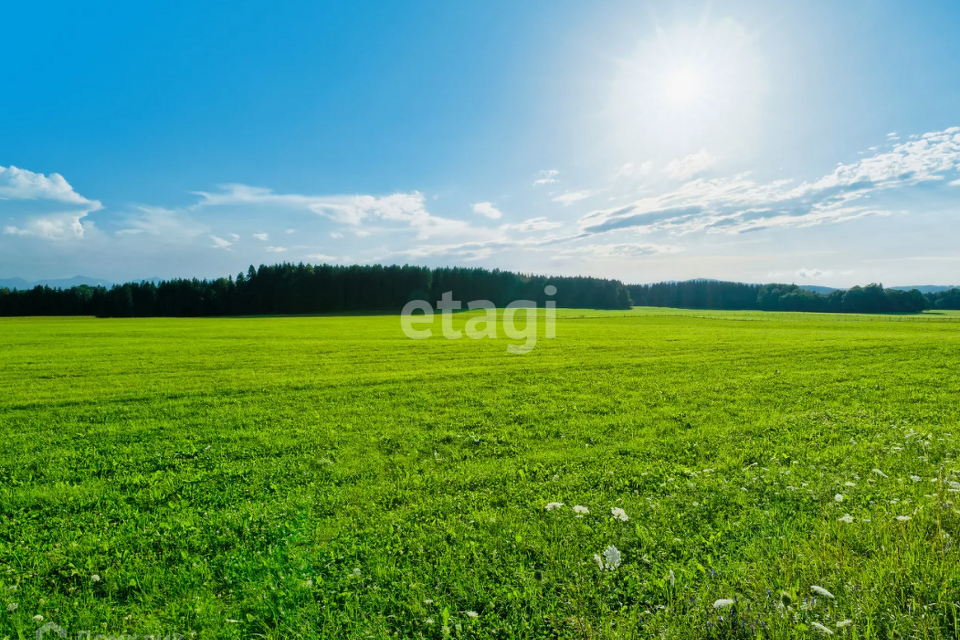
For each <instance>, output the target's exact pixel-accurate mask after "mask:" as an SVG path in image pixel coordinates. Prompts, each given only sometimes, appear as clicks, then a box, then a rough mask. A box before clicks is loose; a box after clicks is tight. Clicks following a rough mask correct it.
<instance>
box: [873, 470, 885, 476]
mask: <svg viewBox="0 0 960 640" xmlns="http://www.w3.org/2000/svg"><path fill="white" fill-rule="evenodd" d="M873 472H874V473H875V474H877V475H878V476H880V477H881V478H886V477H887V474H885V473H884V472H883V471H880V469H874V470H873Z"/></svg>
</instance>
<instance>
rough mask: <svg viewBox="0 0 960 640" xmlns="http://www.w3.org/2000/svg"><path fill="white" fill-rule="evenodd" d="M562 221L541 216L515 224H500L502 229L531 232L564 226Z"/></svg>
mask: <svg viewBox="0 0 960 640" xmlns="http://www.w3.org/2000/svg"><path fill="white" fill-rule="evenodd" d="M562 226H563V223H562V222H557V221H555V220H550V219H549V218H545V217H542V216H541V217H539V218H530V219H528V220H524V221H523V222H517V223H515V224H502V225H500V230H501V231H518V232H520V233H531V232H533V231H549V230H550V229H557V228H559V227H562Z"/></svg>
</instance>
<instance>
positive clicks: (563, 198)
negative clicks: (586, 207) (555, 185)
mask: <svg viewBox="0 0 960 640" xmlns="http://www.w3.org/2000/svg"><path fill="white" fill-rule="evenodd" d="M592 195H593V193H591V192H590V191H587V190H586V189H583V190H581V191H565V192H564V193H562V194H560V195H559V196H557V197H555V198H554V199H553V201H554V202H559V203H561V204H563V205H564V206H566V205H571V204H573V203H574V202H580V201H581V200H584V199H585V198H589V197H590V196H592Z"/></svg>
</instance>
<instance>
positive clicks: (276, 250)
mask: <svg viewBox="0 0 960 640" xmlns="http://www.w3.org/2000/svg"><path fill="white" fill-rule="evenodd" d="M286 250H287V248H286V247H267V253H284V252H286Z"/></svg>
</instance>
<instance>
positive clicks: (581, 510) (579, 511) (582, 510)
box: [573, 504, 590, 518]
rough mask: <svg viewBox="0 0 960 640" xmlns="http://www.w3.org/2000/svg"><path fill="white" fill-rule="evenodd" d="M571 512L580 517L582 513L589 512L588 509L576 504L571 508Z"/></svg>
mask: <svg viewBox="0 0 960 640" xmlns="http://www.w3.org/2000/svg"><path fill="white" fill-rule="evenodd" d="M573 512H574V513H575V514H577V517H578V518H582V517H583V516H584V514H587V513H590V509H587V508H586V507H584V506H582V505H579V504H578V505H577V506H575V507H574V508H573Z"/></svg>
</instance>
